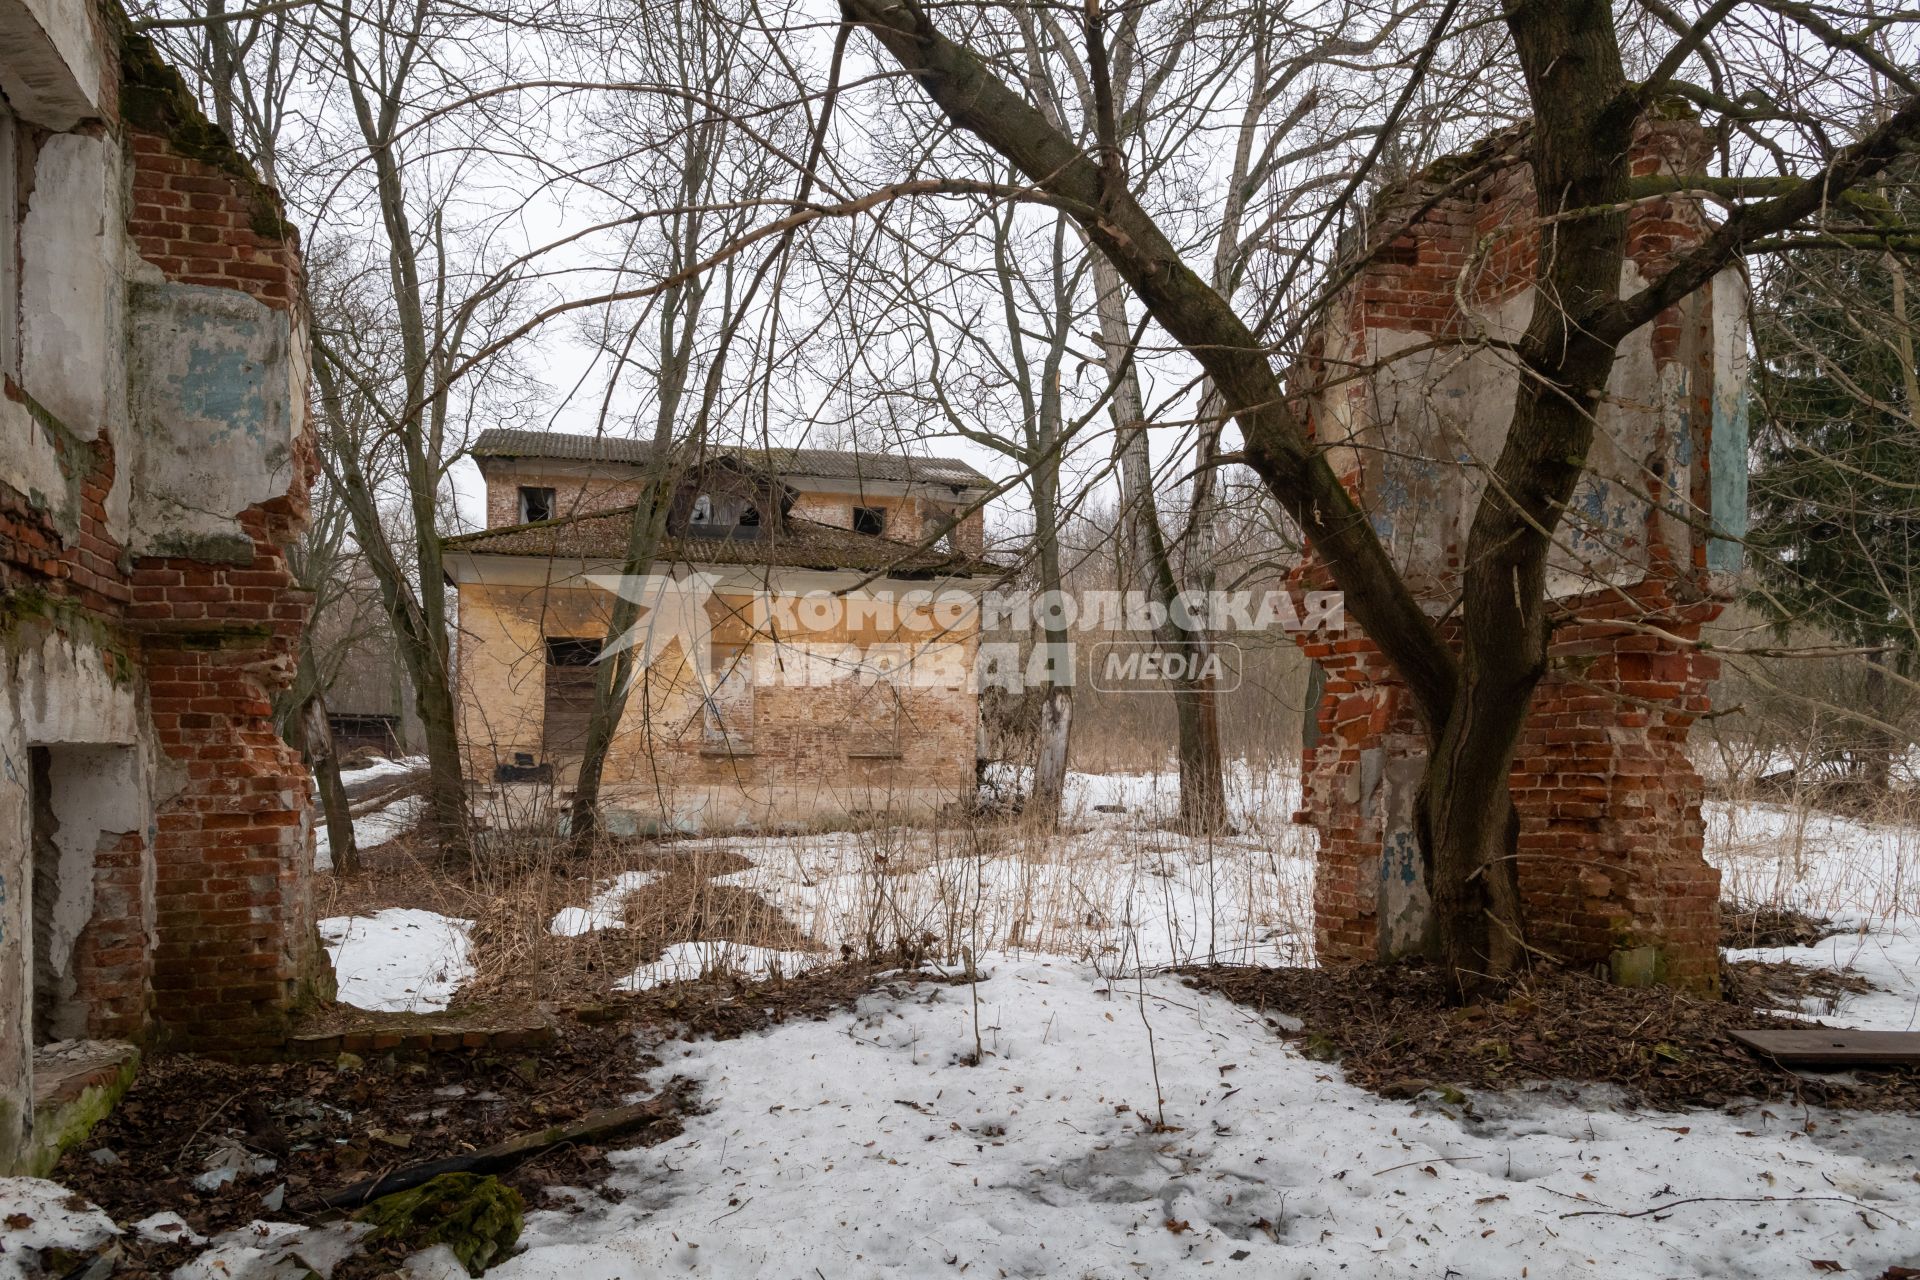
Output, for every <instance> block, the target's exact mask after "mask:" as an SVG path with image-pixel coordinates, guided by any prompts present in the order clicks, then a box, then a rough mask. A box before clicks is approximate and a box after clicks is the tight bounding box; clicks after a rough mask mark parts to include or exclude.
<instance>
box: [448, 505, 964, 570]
mask: <svg viewBox="0 0 1920 1280" xmlns="http://www.w3.org/2000/svg"><path fill="white" fill-rule="evenodd" d="M632 524H633V508H632V507H630V506H629V507H620V508H618V509H616V510H613V511H596V512H591V513H588V514H584V515H577V516H565V517H562V518H561V519H558V520H541V521H538V522H536V523H534V524H516V525H507V526H505V527H503V528H499V529H485V530H482V531H480V532H479V533H468V534H462V535H461V536H459V537H457V538H449V539H447V541H446V544H445V545H446V549H447V550H448V551H466V552H471V553H474V554H477V555H497V556H536V557H539V558H542V559H566V560H619V559H621V558H622V557H623V556H625V555H626V552H627V532H628V530H629V529H630V528H631V527H632ZM742 532H744V531H742ZM659 559H660V560H661V561H664V562H666V563H670V564H728V565H763V566H766V567H768V568H791V569H851V570H856V571H859V572H863V573H879V574H884V575H885V576H887V577H891V578H930V577H958V578H968V577H981V576H984V575H987V574H993V573H998V572H999V571H1000V570H999V567H998V566H997V565H994V564H991V563H989V562H987V561H984V560H976V559H973V558H972V557H969V556H964V555H959V554H956V553H954V552H950V551H942V550H940V549H938V548H921V547H918V546H915V545H914V544H912V543H906V542H895V541H894V540H892V539H891V538H881V537H875V536H874V535H872V534H866V533H855V532H853V531H852V530H851V529H841V528H837V527H836V526H834V525H830V524H818V523H816V522H814V521H812V520H802V519H799V518H798V517H795V516H788V517H787V518H786V519H785V520H783V521H782V522H781V523H780V525H778V526H769V527H767V528H764V529H761V530H759V531H758V536H754V537H743V536H740V535H739V534H737V533H736V534H735V535H734V536H731V537H720V536H713V537H700V536H695V537H671V538H668V539H666V540H665V541H664V542H663V543H662V544H661V547H660V555H659Z"/></svg>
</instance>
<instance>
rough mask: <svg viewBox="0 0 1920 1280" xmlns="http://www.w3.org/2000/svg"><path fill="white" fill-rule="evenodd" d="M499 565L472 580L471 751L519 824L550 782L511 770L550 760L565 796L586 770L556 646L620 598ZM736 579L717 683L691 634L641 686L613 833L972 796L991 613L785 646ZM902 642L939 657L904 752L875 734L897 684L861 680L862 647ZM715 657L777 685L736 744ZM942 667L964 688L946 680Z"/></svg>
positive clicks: (907, 703)
mask: <svg viewBox="0 0 1920 1280" xmlns="http://www.w3.org/2000/svg"><path fill="white" fill-rule="evenodd" d="M478 559H479V557H476V560H478ZM486 559H487V561H488V563H487V564H486V565H485V566H483V567H482V568H481V569H480V570H478V571H477V572H481V573H484V574H486V575H488V577H489V578H490V579H491V580H488V581H472V580H467V581H463V582H462V584H461V588H460V601H461V606H460V607H461V614H460V616H461V640H460V671H459V679H460V686H461V688H460V708H461V741H462V742H463V744H464V745H465V750H466V754H467V771H468V776H469V777H470V778H473V779H475V780H476V782H480V783H481V785H482V786H483V788H484V795H483V797H482V799H483V807H484V808H485V809H486V810H487V811H488V816H489V819H490V820H491V821H493V822H494V823H496V824H497V825H511V824H512V823H514V822H518V821H524V820H525V819H526V818H527V817H528V816H529V815H531V814H534V813H537V812H539V811H540V809H541V807H542V806H543V805H544V804H545V803H547V800H546V798H545V795H546V793H545V792H544V791H543V789H542V787H541V786H539V785H536V784H532V783H520V782H513V781H509V780H502V778H501V776H500V770H501V766H502V765H506V766H509V767H512V766H514V765H515V763H516V761H517V760H519V759H521V758H524V759H525V760H528V761H532V762H535V763H537V764H550V765H552V766H553V770H554V780H553V781H554V785H556V786H557V787H558V788H560V790H561V791H562V792H564V791H565V789H566V788H567V787H568V786H570V785H571V783H572V781H573V779H574V776H575V773H576V771H577V767H578V762H577V759H574V758H567V757H562V758H560V759H558V760H552V759H549V757H548V755H547V752H546V748H545V744H544V742H543V733H542V729H543V724H544V711H545V692H546V685H545V680H546V662H545V652H544V644H543V641H544V638H545V637H549V636H586V637H598V636H601V635H603V634H605V630H606V625H607V615H608V610H609V608H610V605H611V602H612V599H613V597H612V595H611V594H610V593H609V592H607V591H604V590H601V589H599V588H597V587H593V586H590V585H588V584H587V582H586V581H585V579H584V577H582V576H579V568H578V566H567V565H562V564H555V563H548V562H544V561H535V560H528V561H526V562H524V563H512V562H509V561H508V558H505V557H487V558H486ZM775 573H776V574H783V575H794V576H795V578H796V584H795V585H796V588H797V589H800V590H804V589H806V587H807V586H808V585H810V584H814V583H822V584H825V583H831V584H832V585H833V586H835V587H838V588H839V589H843V590H844V589H845V588H847V587H848V586H850V585H851V584H852V583H853V582H855V581H858V580H859V579H860V577H861V575H857V574H845V575H829V574H824V573H821V574H812V575H807V574H804V573H800V572H799V571H791V570H787V571H780V570H776V571H775ZM748 576H749V577H750V575H748ZM779 581H780V579H779V578H776V579H775V582H776V584H778V582H779ZM731 587H732V589H728V586H727V585H726V584H722V585H721V586H720V588H719V589H718V590H717V592H716V594H715V595H714V596H713V598H712V599H711V600H710V601H709V602H708V603H707V604H706V606H705V608H706V609H707V612H708V623H709V625H710V627H711V631H710V633H709V637H708V640H709V642H710V643H709V651H708V652H706V653H701V654H699V655H697V658H696V660H697V661H699V662H700V663H702V664H704V665H705V666H706V667H707V670H706V671H705V673H704V676H703V675H701V674H697V673H696V672H695V671H693V670H692V668H691V666H690V664H689V662H688V660H687V657H686V655H685V654H684V653H683V651H682V649H681V647H680V642H679V641H678V640H676V641H673V642H672V643H671V644H670V645H666V646H663V648H662V650H661V651H660V652H659V654H658V655H657V656H656V658H655V659H654V662H653V665H652V676H651V678H650V679H649V680H647V681H646V682H645V683H644V684H642V685H640V686H637V687H636V690H635V694H634V698H633V701H632V702H631V703H630V705H629V707H628V711H627V714H626V716H625V717H624V718H623V720H622V723H621V728H620V730H619V731H618V732H617V733H616V734H615V737H614V741H613V744H612V747H611V748H610V750H609V752H608V758H607V763H606V772H605V775H604V780H603V784H602V785H603V798H604V800H605V803H606V806H607V808H608V810H609V818H608V821H609V823H610V824H612V825H614V826H615V828H616V829H633V830H653V829H659V830H729V829H733V828H738V827H752V828H779V827H791V826H807V825H830V824H834V823H838V822H844V821H845V820H846V819H847V818H848V817H849V816H850V815H856V814H860V813H869V812H885V813H891V814H894V815H900V816H906V815H924V814H929V813H933V812H936V811H938V810H940V809H942V808H944V807H946V806H949V805H952V804H954V803H956V802H957V801H961V800H964V799H965V798H966V797H968V796H970V795H971V794H972V792H973V789H974V786H975V777H974V770H975V749H976V744H977V740H978V727H979V698H978V696H977V695H976V694H975V692H974V690H973V686H972V681H971V671H972V658H973V655H974V653H975V651H976V647H977V645H978V639H979V637H978V611H977V610H974V611H972V612H971V613H970V614H969V616H967V617H966V618H964V619H960V620H957V621H956V622H954V624H953V625H951V626H950V627H939V626H935V625H934V624H933V623H932V621H931V619H929V620H928V624H927V626H926V627H925V628H924V629H921V630H915V631H910V632H908V631H898V632H896V631H887V632H884V633H883V632H882V631H881V630H880V629H879V628H877V627H874V626H871V625H866V626H863V625H859V624H858V623H853V624H842V625H837V626H833V627H829V628H825V629H822V630H817V631H808V632H807V633H805V635H804V637H802V639H803V641H804V643H799V642H796V641H795V640H794V639H793V638H792V637H788V638H787V639H786V640H784V641H778V640H776V639H775V638H774V634H773V629H772V628H770V627H769V626H768V625H767V620H766V617H765V612H766V611H765V610H764V609H763V608H762V606H761V603H760V602H759V601H758V600H757V598H756V597H755V596H754V595H753V594H752V586H751V583H750V582H748V581H744V580H736V581H734V582H733V583H732V584H731ZM916 588H918V589H921V590H925V589H926V584H922V583H905V582H893V583H889V582H876V583H870V584H868V590H870V591H871V592H872V593H875V594H880V593H884V592H887V591H894V592H896V593H897V594H900V595H904V594H905V593H906V592H908V591H911V590H914V589H916ZM783 589H786V588H782V587H781V586H779V585H776V586H775V588H774V590H775V592H776V593H777V592H779V591H781V590H783ZM901 643H905V644H907V645H909V646H910V648H911V650H912V653H911V654H910V655H909V656H908V659H907V660H908V661H916V660H917V661H919V662H921V663H922V664H923V665H922V671H923V675H922V677H921V678H919V679H912V678H909V679H906V680H903V682H902V685H901V687H900V688H899V691H898V698H899V701H898V717H897V722H898V725H899V734H898V739H897V743H896V744H894V745H893V746H892V747H891V748H889V747H888V746H887V745H886V744H878V745H876V743H875V742H874V741H873V740H871V738H863V737H862V734H861V727H862V725H863V723H864V722H863V721H862V718H861V717H862V712H863V710H864V709H865V708H864V705H863V704H864V703H865V702H866V700H867V699H869V698H872V697H874V696H876V694H875V689H874V686H875V684H876V683H878V684H881V685H884V684H885V683H886V682H885V681H884V680H881V679H880V678H879V677H878V675H877V673H876V672H874V671H862V670H861V669H860V667H859V666H858V660H857V658H855V657H853V656H850V655H849V654H848V652H847V647H848V646H851V647H852V650H853V653H854V654H861V653H866V652H869V651H871V649H872V646H874V645H876V644H878V645H890V644H901ZM715 652H718V653H719V654H721V655H723V657H722V659H721V660H722V661H723V662H724V663H732V662H734V661H736V658H735V655H738V654H741V653H742V652H744V653H745V657H744V658H743V659H738V660H739V661H740V662H741V664H742V665H741V671H742V674H743V676H744V674H745V673H747V672H758V673H759V675H760V678H759V679H757V680H756V681H755V683H754V687H753V689H752V691H751V693H750V694H748V695H746V696H743V697H740V698H739V699H738V700H737V701H735V702H733V703H732V705H731V706H730V708H729V711H730V714H732V715H733V716H734V717H735V718H733V719H732V720H731V721H730V722H729V723H728V729H727V734H726V736H725V738H724V740H720V741H716V740H715V739H714V737H713V735H711V734H709V733H707V732H706V729H705V720H704V718H703V715H702V710H703V708H702V701H701V698H702V689H703V687H704V688H706V689H713V688H716V687H718V683H717V680H716V675H715V672H714V670H713V661H714V657H713V655H714V653H715ZM809 664H811V665H809ZM783 668H784V670H783ZM800 671H805V672H807V673H808V674H807V682H806V683H805V684H803V685H800V686H799V687H795V686H794V684H793V683H792V681H794V680H795V679H796V678H797V676H796V674H794V673H797V672H800ZM935 673H939V674H941V675H942V676H945V677H950V678H937V679H936V678H931V677H932V676H933V675H934V674H935ZM703 680H704V685H703ZM879 692H880V693H882V694H884V693H885V692H886V690H885V689H884V688H882V689H881V690H879ZM643 697H644V699H645V708H644V713H643V711H642V705H641V704H642V698H643Z"/></svg>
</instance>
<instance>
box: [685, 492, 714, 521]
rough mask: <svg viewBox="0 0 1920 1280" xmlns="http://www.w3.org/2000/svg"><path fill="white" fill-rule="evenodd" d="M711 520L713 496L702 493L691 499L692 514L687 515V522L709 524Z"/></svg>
mask: <svg viewBox="0 0 1920 1280" xmlns="http://www.w3.org/2000/svg"><path fill="white" fill-rule="evenodd" d="M712 521H713V496H712V495H711V494H706V493H703V494H701V495H700V496H698V497H697V498H695V499H694V500H693V514H692V515H690V516H688V517H687V523H688V524H710V523H711V522H712Z"/></svg>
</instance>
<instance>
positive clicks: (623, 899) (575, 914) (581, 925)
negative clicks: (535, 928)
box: [547, 871, 660, 938]
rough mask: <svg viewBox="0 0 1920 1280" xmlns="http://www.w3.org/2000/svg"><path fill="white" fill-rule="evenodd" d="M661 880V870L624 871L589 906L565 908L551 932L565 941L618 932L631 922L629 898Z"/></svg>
mask: <svg viewBox="0 0 1920 1280" xmlns="http://www.w3.org/2000/svg"><path fill="white" fill-rule="evenodd" d="M659 878H660V873H659V872H657V871H623V872H621V873H620V874H619V875H617V876H615V877H614V878H613V879H612V880H611V881H609V882H608V883H607V885H606V887H605V888H602V889H600V890H599V891H598V892H596V893H595V894H594V895H593V898H592V899H591V900H590V901H589V902H588V903H587V905H586V906H584V907H562V908H561V909H560V910H559V912H558V913H556V914H555V915H554V917H553V921H552V923H550V924H548V925H547V931H548V932H549V933H552V934H554V935H555V936H557V937H561V938H578V937H580V936H581V935H583V934H588V933H592V932H594V931H595V930H596V929H618V928H620V927H622V926H623V925H625V924H626V922H627V919H626V907H627V895H628V894H631V893H638V892H639V891H640V890H642V889H644V888H646V887H647V886H648V885H650V884H652V883H653V882H654V881H655V880H658V879H659Z"/></svg>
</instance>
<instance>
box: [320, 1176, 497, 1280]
mask: <svg viewBox="0 0 1920 1280" xmlns="http://www.w3.org/2000/svg"><path fill="white" fill-rule="evenodd" d="M525 1213H526V1205H525V1203H523V1202H522V1201H521V1199H520V1193H519V1192H518V1191H515V1190H514V1189H513V1188H512V1187H510V1186H508V1185H507V1184H506V1183H504V1182H502V1181H500V1179H498V1178H494V1177H482V1176H480V1175H479V1174H474V1173H443V1174H441V1175H440V1176H439V1177H437V1178H434V1179H432V1180H430V1181H428V1182H425V1183H423V1184H422V1185H420V1186H418V1187H415V1188H414V1189H413V1190H411V1191H396V1192H394V1193H393V1194H392V1195H390V1196H382V1197H380V1198H379V1199H378V1200H375V1201H374V1202H373V1203H372V1204H370V1205H368V1206H366V1207H365V1208H364V1209H361V1210H360V1211H359V1212H358V1213H355V1214H354V1215H353V1216H354V1219H355V1220H356V1221H359V1222H366V1223H370V1224H372V1226H373V1227H374V1232H373V1234H372V1235H370V1236H368V1237H367V1239H368V1241H369V1242H382V1241H394V1242H397V1243H399V1244H401V1245H403V1246H404V1247H406V1248H407V1249H408V1250H410V1251H413V1250H420V1249H431V1248H432V1247H433V1246H434V1245H437V1244H443V1245H446V1246H447V1247H448V1248H449V1249H451V1250H453V1256H454V1257H456V1258H458V1259H460V1264H461V1265H462V1266H464V1267H465V1268H466V1269H467V1273H468V1274H469V1275H475V1276H477V1275H479V1274H480V1273H481V1272H483V1271H485V1270H486V1269H487V1268H488V1267H490V1266H492V1265H493V1264H494V1263H495V1262H498V1261H499V1260H500V1259H501V1258H503V1257H505V1256H506V1254H507V1250H509V1249H511V1248H513V1246H514V1242H515V1241H517V1240H519V1239H520V1227H521V1223H522V1219H523V1216H524V1215H525Z"/></svg>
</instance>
